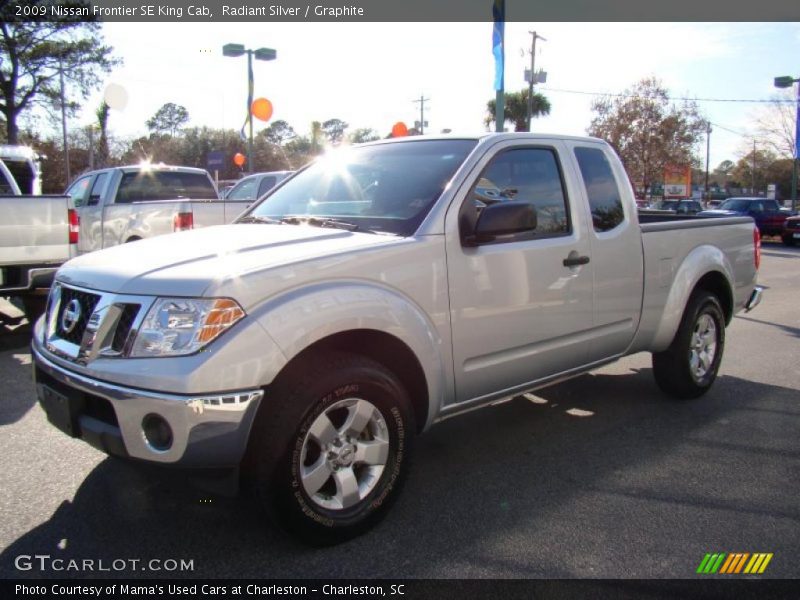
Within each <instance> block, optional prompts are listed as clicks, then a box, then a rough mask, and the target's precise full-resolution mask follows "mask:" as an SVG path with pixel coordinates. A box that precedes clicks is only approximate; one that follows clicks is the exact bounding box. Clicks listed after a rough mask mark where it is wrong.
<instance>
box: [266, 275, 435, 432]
mask: <svg viewBox="0 0 800 600" xmlns="http://www.w3.org/2000/svg"><path fill="white" fill-rule="evenodd" d="M251 314H252V316H253V318H255V319H257V320H258V321H259V323H260V324H261V325H262V327H263V328H264V329H265V330H266V331H267V332H268V333H269V335H270V337H271V338H272V339H273V340H274V341H275V343H276V344H277V346H278V348H280V350H281V351H282V352H283V354H284V356H285V357H286V359H287V361H291V360H292V359H293V358H294V357H296V356H297V355H298V354H300V353H301V352H302V351H303V350H305V349H306V348H308V347H309V346H311V345H312V344H314V343H315V342H318V341H320V340H322V339H324V338H327V337H330V336H332V335H335V334H337V333H344V332H348V331H353V330H363V329H369V330H374V331H380V332H383V333H386V334H389V335H392V336H394V337H395V338H397V339H398V340H400V341H402V342H403V343H404V344H405V345H406V346H408V347H409V348H410V349H411V351H412V352H413V353H414V355H415V356H416V358H417V360H418V361H419V363H420V365H421V367H422V369H423V371H424V373H425V379H426V383H427V388H428V399H429V406H428V419H427V422H426V424H425V427H426V428H427V427H428V426H429V425H431V424H432V423H433V421H434V420H435V418H436V416H437V415H438V414H439V411H440V409H441V406H442V405H443V400H444V395H445V378H446V373H445V367H444V361H443V359H442V345H443V340H442V339H441V337H440V336H439V333H438V330H437V328H436V327H435V325H434V323H433V322H432V321H431V320H430V318H429V317H428V315H427V314H426V313H425V311H424V310H423V309H422V308H421V307H419V306H418V305H417V304H416V303H414V301H413V300H411V299H410V298H409V297H407V296H405V295H404V294H402V293H401V292H399V291H397V290H396V289H393V288H390V287H388V286H384V285H381V284H379V283H377V282H364V281H337V282H319V283H316V284H313V285H309V286H303V287H300V288H297V289H294V290H290V291H287V292H285V293H283V294H281V295H279V296H276V297H273V298H271V299H270V300H268V301H267V302H265V303H263V304H262V305H260V306H258V307H256V308H255V309H254V310H253V311H251ZM277 374H278V373H277V371H276V372H275V373H274V374H273V376H275V375H277Z"/></svg>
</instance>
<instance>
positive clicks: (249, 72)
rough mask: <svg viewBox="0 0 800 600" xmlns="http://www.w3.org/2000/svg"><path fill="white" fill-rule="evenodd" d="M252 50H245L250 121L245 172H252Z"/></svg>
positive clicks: (248, 116) (248, 115)
mask: <svg viewBox="0 0 800 600" xmlns="http://www.w3.org/2000/svg"><path fill="white" fill-rule="evenodd" d="M253 86H254V81H253V51H252V50H248V51H247V120H248V121H249V123H250V136H249V137H248V138H247V172H248V173H250V174H252V173H253V114H252V110H253Z"/></svg>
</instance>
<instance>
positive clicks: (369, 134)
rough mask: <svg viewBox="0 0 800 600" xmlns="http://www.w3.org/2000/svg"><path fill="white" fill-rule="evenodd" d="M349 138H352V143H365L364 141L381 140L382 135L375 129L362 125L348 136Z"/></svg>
mask: <svg viewBox="0 0 800 600" xmlns="http://www.w3.org/2000/svg"><path fill="white" fill-rule="evenodd" d="M348 139H349V140H350V143H351V144H363V143H364V142H374V141H375V140H379V139H381V136H380V135H378V132H377V131H375V130H374V129H370V128H368V127H361V128H359V129H356V130H355V131H353V132H352V133H351V134H350V135H349V136H348Z"/></svg>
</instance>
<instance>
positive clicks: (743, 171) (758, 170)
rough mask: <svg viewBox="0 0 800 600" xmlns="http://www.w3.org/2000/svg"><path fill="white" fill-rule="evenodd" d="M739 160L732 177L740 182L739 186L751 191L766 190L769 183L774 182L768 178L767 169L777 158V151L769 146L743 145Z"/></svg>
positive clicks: (736, 181) (753, 192)
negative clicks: (754, 148)
mask: <svg viewBox="0 0 800 600" xmlns="http://www.w3.org/2000/svg"><path fill="white" fill-rule="evenodd" d="M739 157H740V158H739V160H738V161H737V162H736V166H735V167H734V168H733V170H732V171H731V179H732V180H733V181H734V182H735V183H737V184H738V187H742V188H748V189H750V193H752V194H755V193H757V192H758V191H762V192H764V191H766V189H767V184H768V183H772V182H771V181H768V180H767V170H768V168H769V167H770V165H772V164H773V163H774V162H775V160H776V158H777V157H776V155H775V153H774V152H773V151H772V150H771V149H769V148H763V147H762V148H758V147H756V150H755V152H754V151H753V145H752V144H747V145H744V146H742V148H741V149H740V151H739Z"/></svg>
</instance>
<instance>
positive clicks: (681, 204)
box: [655, 200, 703, 215]
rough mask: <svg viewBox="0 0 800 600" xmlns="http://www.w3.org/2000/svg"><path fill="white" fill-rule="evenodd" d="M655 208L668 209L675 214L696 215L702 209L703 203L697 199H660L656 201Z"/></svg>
mask: <svg viewBox="0 0 800 600" xmlns="http://www.w3.org/2000/svg"><path fill="white" fill-rule="evenodd" d="M655 208H656V209H657V210H668V211H670V212H673V213H675V214H677V215H696V214H697V213H699V212H701V211H702V210H703V205H702V204H700V202H698V201H697V200H662V201H661V202H657V203H656V206H655Z"/></svg>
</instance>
